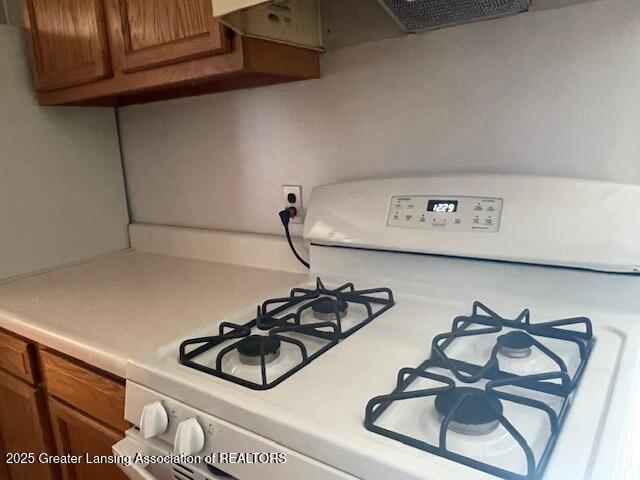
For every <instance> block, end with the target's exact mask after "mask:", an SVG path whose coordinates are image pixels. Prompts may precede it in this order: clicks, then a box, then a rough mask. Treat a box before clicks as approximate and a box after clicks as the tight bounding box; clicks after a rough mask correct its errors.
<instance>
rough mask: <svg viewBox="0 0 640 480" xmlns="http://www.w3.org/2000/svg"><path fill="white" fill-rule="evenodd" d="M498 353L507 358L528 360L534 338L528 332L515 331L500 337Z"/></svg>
mask: <svg viewBox="0 0 640 480" xmlns="http://www.w3.org/2000/svg"><path fill="white" fill-rule="evenodd" d="M498 344H499V345H500V347H499V348H498V352H499V353H500V354H501V355H504V356H505V357H510V358H526V357H528V356H529V355H531V347H532V346H533V344H534V341H533V337H531V335H529V334H528V333H526V332H522V331H519V330H514V331H513V332H509V333H505V334H504V335H500V336H499V337H498Z"/></svg>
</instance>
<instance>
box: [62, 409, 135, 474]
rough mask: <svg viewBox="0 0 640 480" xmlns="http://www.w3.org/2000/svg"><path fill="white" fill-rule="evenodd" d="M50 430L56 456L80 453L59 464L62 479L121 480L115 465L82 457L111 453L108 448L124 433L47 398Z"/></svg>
mask: <svg viewBox="0 0 640 480" xmlns="http://www.w3.org/2000/svg"><path fill="white" fill-rule="evenodd" d="M49 410H50V412H51V421H52V423H53V433H54V436H55V441H56V445H57V447H58V454H59V455H77V456H82V462H80V463H76V464H66V465H62V475H63V478H64V479H65V480H125V479H127V477H126V476H125V475H124V473H122V471H121V470H120V469H119V468H118V466H117V465H114V464H109V463H87V462H86V461H85V460H86V456H87V455H88V456H89V458H90V459H92V461H93V459H95V457H99V456H104V457H107V456H110V455H112V452H111V447H112V445H114V444H115V443H117V442H118V441H120V440H121V439H122V437H123V436H124V435H123V434H122V433H120V432H117V431H115V430H112V429H110V428H108V427H106V426H104V425H102V424H101V423H99V422H97V421H96V420H93V419H92V418H89V417H88V416H86V415H84V414H83V413H81V412H79V411H77V410H75V409H73V408H71V407H68V406H66V405H64V404H63V403H61V402H58V401H57V400H54V399H51V398H50V399H49Z"/></svg>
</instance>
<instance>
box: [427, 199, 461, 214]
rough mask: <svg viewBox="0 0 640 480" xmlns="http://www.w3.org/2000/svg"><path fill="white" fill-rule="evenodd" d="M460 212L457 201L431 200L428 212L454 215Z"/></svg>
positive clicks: (428, 204)
mask: <svg viewBox="0 0 640 480" xmlns="http://www.w3.org/2000/svg"><path fill="white" fill-rule="evenodd" d="M456 210H458V201H457V200H429V202H428V203H427V212H436V213H453V212H455V211H456Z"/></svg>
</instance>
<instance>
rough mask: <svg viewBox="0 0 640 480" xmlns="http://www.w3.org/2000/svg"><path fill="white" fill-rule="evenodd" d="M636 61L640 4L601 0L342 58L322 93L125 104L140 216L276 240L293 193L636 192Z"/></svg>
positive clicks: (639, 115)
mask: <svg viewBox="0 0 640 480" xmlns="http://www.w3.org/2000/svg"><path fill="white" fill-rule="evenodd" d="M637 52H640V2H639V1H637V0H603V1H600V2H594V3H587V4H581V5H575V6H571V7H567V8H564V9H559V10H550V11H539V12H535V13H529V14H524V15H519V16H515V17H510V18H506V19H500V20H494V21H489V22H484V23H478V24H472V25H466V26H461V27H456V28H449V29H445V30H439V31H434V32H429V33H427V34H421V35H413V36H408V37H404V38H398V39H390V40H384V41H381V42H377V43H369V44H365V45H361V46H357V47H350V48H347V49H342V50H339V51H336V52H333V53H330V54H327V55H326V56H325V57H324V58H323V62H322V70H323V78H322V79H320V80H317V81H315V80H314V81H307V82H299V83H292V84H288V85H280V86H273V87H265V88H259V89H254V90H245V91H237V92H230V93H224V94H218V95H210V96H204V97H196V98H189V99H181V100H175V101H167V102H160V103H155V104H149V105H142V106H131V107H126V108H124V109H122V112H121V113H122V126H123V147H124V154H125V161H126V170H127V176H128V184H129V186H130V199H131V207H132V209H133V217H134V219H135V220H136V221H138V222H150V223H159V224H174V225H183V226H196V227H208V228H216V229H228V230H238V231H252V232H265V233H272V232H273V233H276V232H280V231H281V226H280V224H279V221H278V219H277V216H276V212H277V210H278V209H279V208H280V207H281V197H282V193H281V185H282V184H288V183H293V184H302V185H303V188H304V192H305V197H306V198H308V195H309V193H310V191H311V189H312V187H313V186H314V185H317V184H323V183H331V182H340V181H345V180H354V179H362V178H379V177H386V176H407V175H427V174H432V173H438V172H497V173H520V174H539V175H555V176H572V177H580V178H591V179H602V180H613V181H620V182H633V183H640V88H638V85H640V55H638V54H637ZM306 198H305V200H306Z"/></svg>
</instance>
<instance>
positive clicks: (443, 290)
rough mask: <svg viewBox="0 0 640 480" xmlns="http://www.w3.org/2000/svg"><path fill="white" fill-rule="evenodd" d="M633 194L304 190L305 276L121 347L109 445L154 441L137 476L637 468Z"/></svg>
mask: <svg viewBox="0 0 640 480" xmlns="http://www.w3.org/2000/svg"><path fill="white" fill-rule="evenodd" d="M639 204H640V188H638V187H632V186H623V185H612V184H605V183H598V182H589V181H577V180H564V179H549V178H532V177H510V176H458V177H432V178H422V179H399V180H385V181H368V182H357V183H350V184H343V185H333V186H326V187H321V188H317V189H316V190H315V191H314V194H313V196H312V199H311V202H310V209H309V211H308V215H307V220H306V222H305V237H306V238H307V239H309V240H310V241H311V243H312V246H311V272H310V275H309V280H308V282H305V283H304V284H303V285H300V286H298V287H296V288H294V289H293V290H291V291H290V292H283V296H282V297H281V298H276V299H262V300H261V301H260V303H259V305H247V308H246V309H244V310H243V311H239V312H237V314H235V315H233V316H231V317H229V318H212V319H211V322H210V324H208V325H203V327H202V328H201V329H200V330H199V331H189V332H184V335H183V336H181V337H180V338H176V339H175V342H173V343H172V344H170V345H167V346H165V347H164V348H162V349H160V350H158V351H155V352H153V353H151V354H149V355H146V356H143V357H141V358H139V359H136V360H134V361H132V362H130V364H129V368H128V372H127V397H126V412H125V416H126V418H127V420H129V421H130V422H132V423H133V424H134V425H135V426H136V428H133V429H131V430H130V431H129V432H128V433H127V437H126V438H125V439H124V440H123V441H121V442H120V443H119V444H117V445H115V446H114V451H115V452H116V453H119V454H122V455H134V454H135V453H141V454H142V455H157V456H160V457H159V458H160V459H164V460H160V461H159V463H154V462H153V461H151V462H148V463H138V464H130V465H128V466H124V465H123V469H124V470H125V471H126V472H127V473H128V474H129V476H130V477H131V478H138V479H158V480H165V479H181V480H185V479H198V480H201V479H215V478H227V477H231V478H238V479H240V480H245V479H246V480H251V479H280V478H304V479H333V478H335V479H354V478H360V479H366V480H387V479H405V478H406V479H440V478H460V479H462V478H464V479H467V478H478V479H482V478H496V477H498V478H509V479H529V478H531V479H533V478H544V479H545V480H550V479H551V480H556V479H563V480H564V478H565V477H567V476H571V477H573V478H592V479H600V478H619V479H627V478H628V479H632V478H640V461H639V460H638V458H640V375H638V373H639V372H640V295H638V293H640V276H638V275H635V273H637V272H638V271H639V269H640V223H639V222H637V221H636V220H635V216H634V214H635V210H636V209H635V206H636V205H639ZM536 264H537V265H536ZM177 321H179V319H178V320H177ZM174 452H175V455H178V456H174V457H172V458H171V460H172V463H163V462H166V459H167V458H170V457H167V456H169V455H170V454H172V453H174ZM179 455H182V456H179ZM189 456H192V457H193V458H190V457H189ZM146 460H153V459H149V458H147V459H146ZM189 460H200V463H190V462H189Z"/></svg>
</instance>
